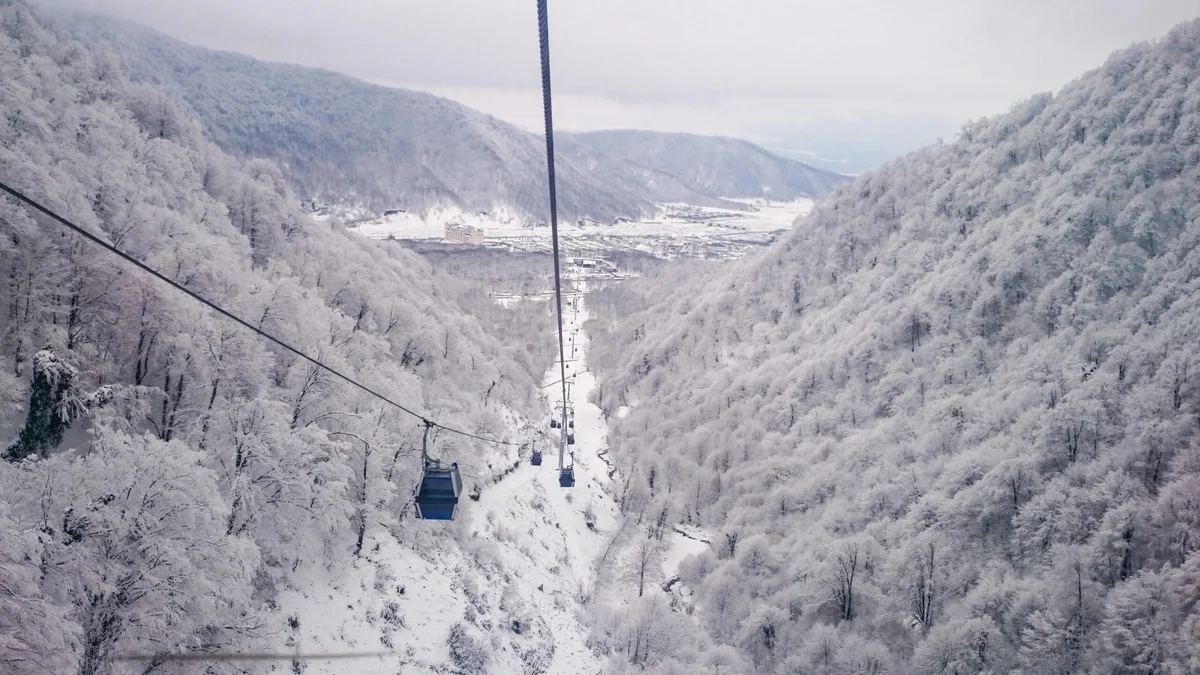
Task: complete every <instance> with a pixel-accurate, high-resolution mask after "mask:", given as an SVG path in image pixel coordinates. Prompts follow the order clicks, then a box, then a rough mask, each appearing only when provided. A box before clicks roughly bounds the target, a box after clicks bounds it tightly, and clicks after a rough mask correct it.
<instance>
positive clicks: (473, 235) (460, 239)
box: [446, 223, 483, 246]
mask: <svg viewBox="0 0 1200 675" xmlns="http://www.w3.org/2000/svg"><path fill="white" fill-rule="evenodd" d="M446 241H448V242H450V243H453V244H474V245H476V246H482V245H483V230H481V229H479V228H478V227H471V226H470V225H463V224H462V223H446Z"/></svg>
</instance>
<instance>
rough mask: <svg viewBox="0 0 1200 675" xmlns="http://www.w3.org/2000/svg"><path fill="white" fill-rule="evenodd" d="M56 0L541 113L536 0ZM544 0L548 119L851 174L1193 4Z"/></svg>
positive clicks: (1173, 0) (1054, 84) (212, 40)
mask: <svg viewBox="0 0 1200 675" xmlns="http://www.w3.org/2000/svg"><path fill="white" fill-rule="evenodd" d="M52 1H53V2H56V3H57V4H69V5H73V6H76V7H82V8H85V9H89V10H93V11H98V12H104V13H108V14H114V15H117V16H121V17H124V18H129V19H133V20H135V21H139V22H141V23H144V24H147V25H149V26H151V27H153V28H156V29H158V30H160V31H163V32H165V33H167V34H169V35H172V36H175V37H178V38H180V39H183V40H186V41H188V42H192V43H195V44H199V45H203V46H206V47H212V48H216V49H227V50H232V51H238V52H243V53H245V54H249V55H251V56H255V57H258V58H263V59H269V60H275V61H286V62H290V63H299V64H303V65H309V66H320V67H324V68H329V69H331V70H336V71H339V72H343V73H346V74H349V75H354V76H356V77H360V78H363V79H366V80H370V81H372V82H377V83H381V84H391V85H396V86H403V87H407V88H412V89H421V90H425V91H430V92H433V93H435V94H440V95H443V96H446V97H449V98H453V99H456V100H458V101H461V102H463V103H465V104H467V105H470V106H472V107H474V108H477V109H480V110H483V111H485V112H489V113H491V114H493V115H496V116H497V117H500V118H502V119H506V120H508V121H511V122H513V123H515V124H518V125H520V126H521V127H524V128H527V129H530V130H538V129H539V128H540V124H541V103H540V90H539V83H538V77H539V69H538V53H537V12H536V3H535V1H534V0H52ZM549 1H550V34H551V39H550V44H551V54H552V55H551V61H552V64H553V69H554V90H555V121H556V125H557V127H558V128H561V129H567V130H588V129H611V128H641V129H657V130H668V131H689V132H694V133H705V134H723V135H729V136H739V137H744V138H748V139H750V140H753V141H755V142H758V143H761V144H763V145H766V146H767V147H770V148H771V149H773V150H776V151H778V152H783V153H786V154H789V155H791V156H794V157H797V158H802V157H808V158H809V159H810V161H812V162H813V163H816V164H819V165H821V166H826V167H827V168H832V169H835V170H842V171H847V172H854V171H859V170H861V169H863V168H867V167H870V166H873V165H876V164H878V163H879V162H880V161H882V160H885V159H887V158H890V157H892V156H895V155H898V154H902V153H904V152H906V151H908V150H911V149H913V148H915V147H918V146H920V145H923V144H926V143H929V142H931V141H933V140H935V139H936V138H937V137H938V136H943V137H945V138H947V139H949V138H952V137H953V136H954V134H955V132H956V131H957V130H958V128H959V127H960V126H961V125H962V123H963V122H964V121H965V120H967V119H970V118H973V117H979V116H983V115H988V114H993V113H997V112H1003V111H1004V110H1006V109H1008V108H1009V107H1010V106H1011V105H1012V104H1013V103H1015V102H1016V101H1018V100H1020V99H1023V98H1026V97H1028V96H1030V95H1031V94H1034V93H1037V92H1041V91H1047V90H1057V89H1058V88H1059V87H1061V86H1062V85H1064V84H1066V83H1067V82H1069V81H1070V80H1071V79H1073V78H1075V77H1076V76H1078V75H1080V74H1082V73H1083V72H1085V71H1087V70H1090V69H1092V68H1095V67H1096V66H1098V65H1100V64H1101V63H1102V62H1103V60H1104V59H1105V57H1106V56H1107V55H1108V54H1109V53H1110V52H1112V51H1113V50H1115V49H1119V48H1121V47H1125V46H1128V45H1129V44H1132V43H1133V42H1137V41H1140V40H1147V39H1154V38H1156V37H1160V36H1162V35H1164V34H1165V33H1166V32H1167V31H1168V30H1169V29H1170V28H1171V26H1173V25H1175V24H1177V23H1179V22H1181V21H1185V20H1188V19H1192V18H1195V17H1197V16H1200V0H823V1H822V2H813V1H810V0H720V1H718V0H549ZM826 160H830V161H832V163H827V162H826ZM837 160H841V163H837Z"/></svg>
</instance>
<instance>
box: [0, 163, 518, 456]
mask: <svg viewBox="0 0 1200 675" xmlns="http://www.w3.org/2000/svg"><path fill="white" fill-rule="evenodd" d="M0 190H3V191H4V192H7V193H8V194H9V195H11V196H12V197H13V198H15V199H17V200H18V201H19V202H22V203H23V204H25V205H26V206H29V207H31V208H33V209H34V210H36V211H38V212H40V213H41V214H43V215H45V216H47V217H49V218H51V219H53V220H55V221H57V222H58V223H59V224H61V225H63V226H64V227H66V228H67V229H69V230H72V231H74V232H75V233H76V234H79V235H80V236H82V237H84V238H85V239H87V240H88V241H91V242H92V243H93V244H96V245H97V246H99V247H101V248H103V249H104V250H106V251H108V252H110V253H113V254H115V255H117V256H120V257H121V258H122V259H124V260H125V261H126V262H128V263H130V264H132V265H134V266H135V267H137V268H138V269H140V270H142V271H143V272H145V273H147V274H149V275H150V276H152V277H154V278H155V279H158V280H159V281H161V282H163V283H165V284H167V285H168V286H171V287H172V288H174V289H175V290H177V291H179V292H181V293H183V294H184V295H187V296H188V297H190V298H192V299H193V300H195V301H197V302H199V303H200V304H202V305H204V306H205V307H208V308H209V309H211V310H212V311H214V312H216V313H217V314H219V315H221V316H223V317H225V318H226V319H229V320H230V321H233V322H234V323H237V324H238V325H240V326H242V327H243V328H246V329H249V330H250V331H252V332H254V333H256V334H258V335H259V336H260V337H263V338H265V339H267V340H269V341H270V342H272V343H274V344H276V345H278V346H279V347H282V348H283V349H285V350H287V351H289V352H291V353H292V354H295V355H296V356H299V357H300V358H302V359H304V360H305V361H308V362H309V363H311V364H313V365H314V366H317V367H318V368H321V369H323V370H325V371H327V372H329V373H330V374H332V375H334V376H336V377H338V378H340V379H342V380H343V381H345V382H347V383H349V384H350V385H351V386H354V387H357V388H358V389H361V390H362V391H364V392H366V393H368V394H370V395H371V396H374V397H375V398H377V399H379V400H381V401H383V402H384V403H387V404H388V405H391V406H392V407H394V408H397V409H399V410H400V411H402V412H405V413H408V414H409V415H412V416H413V417H416V418H418V419H420V420H421V421H422V422H424V423H425V424H427V425H428V424H432V425H433V426H435V427H437V428H439V429H443V430H445V431H449V432H450V433H453V434H458V435H459V436H465V437H467V438H473V439H475V440H478V441H485V442H487V443H495V444H497V445H514V446H521V445H524V443H520V442H514V441H504V440H500V439H498V438H488V437H485V436H480V435H478V434H473V433H471V432H469V431H463V430H461V429H456V428H454V427H451V426H448V425H445V424H442V423H440V422H435V421H433V420H431V419H429V418H428V417H426V416H425V415H422V414H421V413H419V412H416V411H414V410H412V409H411V408H408V407H406V406H404V405H401V404H399V403H397V402H395V401H393V400H392V399H390V398H388V397H387V396H384V395H383V394H380V393H379V392H377V391H375V390H374V389H372V388H370V387H368V386H367V385H365V384H362V383H361V382H359V381H357V380H355V379H354V378H352V377H350V376H348V375H344V374H342V373H341V372H340V371H338V370H337V369H336V368H333V367H332V366H328V365H325V364H324V363H322V362H321V361H319V360H317V359H315V358H313V357H311V356H309V355H308V354H305V353H304V352H302V351H300V350H299V349H296V348H295V347H293V346H291V345H289V344H288V343H286V342H284V341H283V340H280V339H279V338H277V337H275V336H274V335H271V334H270V333H268V332H266V331H264V330H262V329H260V328H258V327H256V326H254V325H253V324H251V323H248V322H247V321H245V320H243V319H242V318H240V317H238V316H237V315H236V314H233V313H232V312H230V311H229V310H227V309H225V308H223V307H221V306H220V305H218V304H217V303H215V302H213V301H211V300H209V299H207V298H205V297H204V296H202V295H200V294H199V293H196V292H195V291H193V290H191V289H189V288H187V287H185V286H183V285H182V284H180V283H179V282H177V281H175V280H174V279H171V278H170V277H167V276H166V275H164V274H163V273H161V272H159V271H158V270H156V269H154V268H153V267H150V266H149V265H147V264H145V263H143V262H142V261H140V260H138V259H137V258H134V257H133V256H131V255H129V254H128V253H126V252H124V251H122V250H121V249H119V248H117V247H116V246H113V245H112V244H110V243H108V242H106V241H104V240H103V239H101V238H100V237H97V236H96V235H94V234H92V233H91V232H88V231H87V230H85V229H84V228H82V227H80V226H78V225H76V224H75V223H72V222H71V221H69V220H67V219H66V218H63V217H62V216H60V215H58V214H57V213H55V212H54V211H51V210H50V209H48V208H46V207H45V206H42V205H41V204H40V203H38V202H37V201H34V200H33V199H31V198H29V197H26V196H25V195H24V194H22V193H21V192H19V191H17V190H16V189H14V188H12V187H10V186H9V185H7V184H5V183H4V182H3V181H0Z"/></svg>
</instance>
